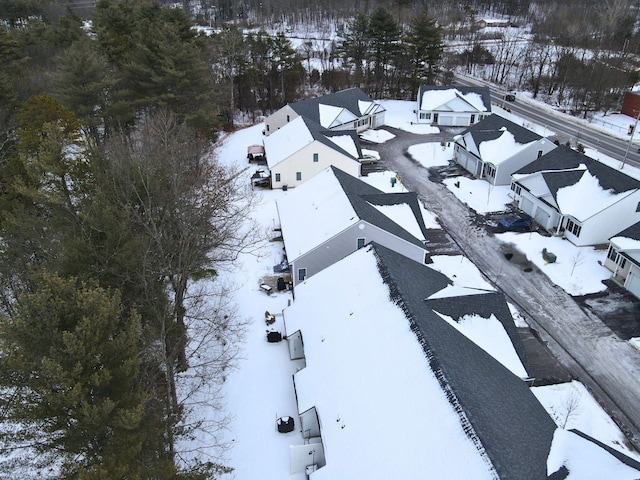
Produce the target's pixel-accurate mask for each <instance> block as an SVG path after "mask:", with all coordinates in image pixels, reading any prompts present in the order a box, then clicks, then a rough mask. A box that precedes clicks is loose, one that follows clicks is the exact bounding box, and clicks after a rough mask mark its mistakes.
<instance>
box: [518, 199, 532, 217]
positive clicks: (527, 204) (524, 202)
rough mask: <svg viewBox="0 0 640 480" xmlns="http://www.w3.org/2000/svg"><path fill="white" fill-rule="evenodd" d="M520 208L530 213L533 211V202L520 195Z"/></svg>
mask: <svg viewBox="0 0 640 480" xmlns="http://www.w3.org/2000/svg"><path fill="white" fill-rule="evenodd" d="M520 210H522V211H523V212H524V213H527V214H529V215H531V214H532V212H533V202H532V201H531V200H529V199H528V198H525V197H522V199H521V200H520Z"/></svg>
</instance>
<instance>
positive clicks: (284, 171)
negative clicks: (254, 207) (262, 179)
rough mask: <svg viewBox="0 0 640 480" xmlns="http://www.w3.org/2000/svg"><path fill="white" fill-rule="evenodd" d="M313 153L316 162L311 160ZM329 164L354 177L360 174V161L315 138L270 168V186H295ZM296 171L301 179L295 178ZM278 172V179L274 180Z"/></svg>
mask: <svg viewBox="0 0 640 480" xmlns="http://www.w3.org/2000/svg"><path fill="white" fill-rule="evenodd" d="M314 153H317V154H318V161H317V162H314V161H313V154H314ZM331 165H333V166H335V167H338V168H339V169H340V170H342V171H344V172H347V173H348V174H350V175H353V176H354V177H359V176H360V162H358V161H357V160H355V159H353V158H351V157H348V156H346V155H343V154H342V153H340V152H337V151H336V150H334V149H332V148H330V147H328V146H327V145H325V144H323V143H320V142H318V141H317V140H316V141H314V142H312V143H310V144H309V145H307V146H305V147H304V148H303V149H301V150H299V151H298V152H296V153H295V154H294V155H291V156H290V157H288V158H286V159H285V160H283V161H282V162H280V163H278V164H276V165H274V166H273V168H271V186H272V188H282V187H283V185H286V186H287V187H296V186H298V185H300V184H301V183H303V182H306V181H307V180H309V179H310V178H312V177H313V176H314V175H317V174H318V173H320V172H322V171H323V170H325V169H326V168H327V167H330V166H331ZM297 172H300V173H301V174H302V178H301V180H297V179H296V173H297ZM278 174H279V175H280V181H276V178H277V175H278Z"/></svg>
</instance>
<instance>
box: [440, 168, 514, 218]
mask: <svg viewBox="0 0 640 480" xmlns="http://www.w3.org/2000/svg"><path fill="white" fill-rule="evenodd" d="M443 183H444V184H445V186H446V187H447V188H448V189H449V190H450V191H451V192H453V194H454V195H455V196H456V197H458V199H459V200H460V201H461V202H462V203H465V204H466V205H467V206H469V208H471V209H473V210H475V211H476V212H478V213H489V212H502V211H504V210H505V207H506V205H507V204H509V203H511V202H512V201H513V199H512V198H511V189H510V188H509V187H508V186H506V185H501V186H498V185H491V184H490V183H489V182H487V181H485V180H478V179H470V178H467V177H454V178H446V179H445V180H443Z"/></svg>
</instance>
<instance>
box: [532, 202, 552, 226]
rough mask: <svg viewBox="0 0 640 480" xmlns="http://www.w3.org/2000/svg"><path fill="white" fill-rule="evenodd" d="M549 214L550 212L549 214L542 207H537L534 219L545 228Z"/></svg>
mask: <svg viewBox="0 0 640 480" xmlns="http://www.w3.org/2000/svg"><path fill="white" fill-rule="evenodd" d="M550 216H551V214H549V212H547V211H546V210H545V209H544V208H540V207H538V209H537V210H536V216H535V219H536V222H538V223H539V224H540V225H542V226H543V227H544V228H547V227H548V225H547V223H548V222H549V217H550Z"/></svg>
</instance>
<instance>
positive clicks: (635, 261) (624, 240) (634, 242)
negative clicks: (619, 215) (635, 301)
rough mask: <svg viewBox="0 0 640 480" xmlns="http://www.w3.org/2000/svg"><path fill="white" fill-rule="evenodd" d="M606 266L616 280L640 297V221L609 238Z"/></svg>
mask: <svg viewBox="0 0 640 480" xmlns="http://www.w3.org/2000/svg"><path fill="white" fill-rule="evenodd" d="M604 266H605V267H607V268H608V269H609V270H611V272H613V273H612V275H611V278H612V279H613V280H614V281H615V282H617V283H618V284H620V285H622V286H623V287H624V288H626V289H627V290H628V291H629V292H631V293H632V294H633V295H635V296H636V297H638V298H639V299H640V222H638V223H636V224H634V225H631V226H630V227H628V228H625V229H624V230H622V231H621V232H619V233H617V234H616V235H614V236H613V237H611V238H610V239H609V250H608V251H607V259H606V260H605V262H604Z"/></svg>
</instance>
